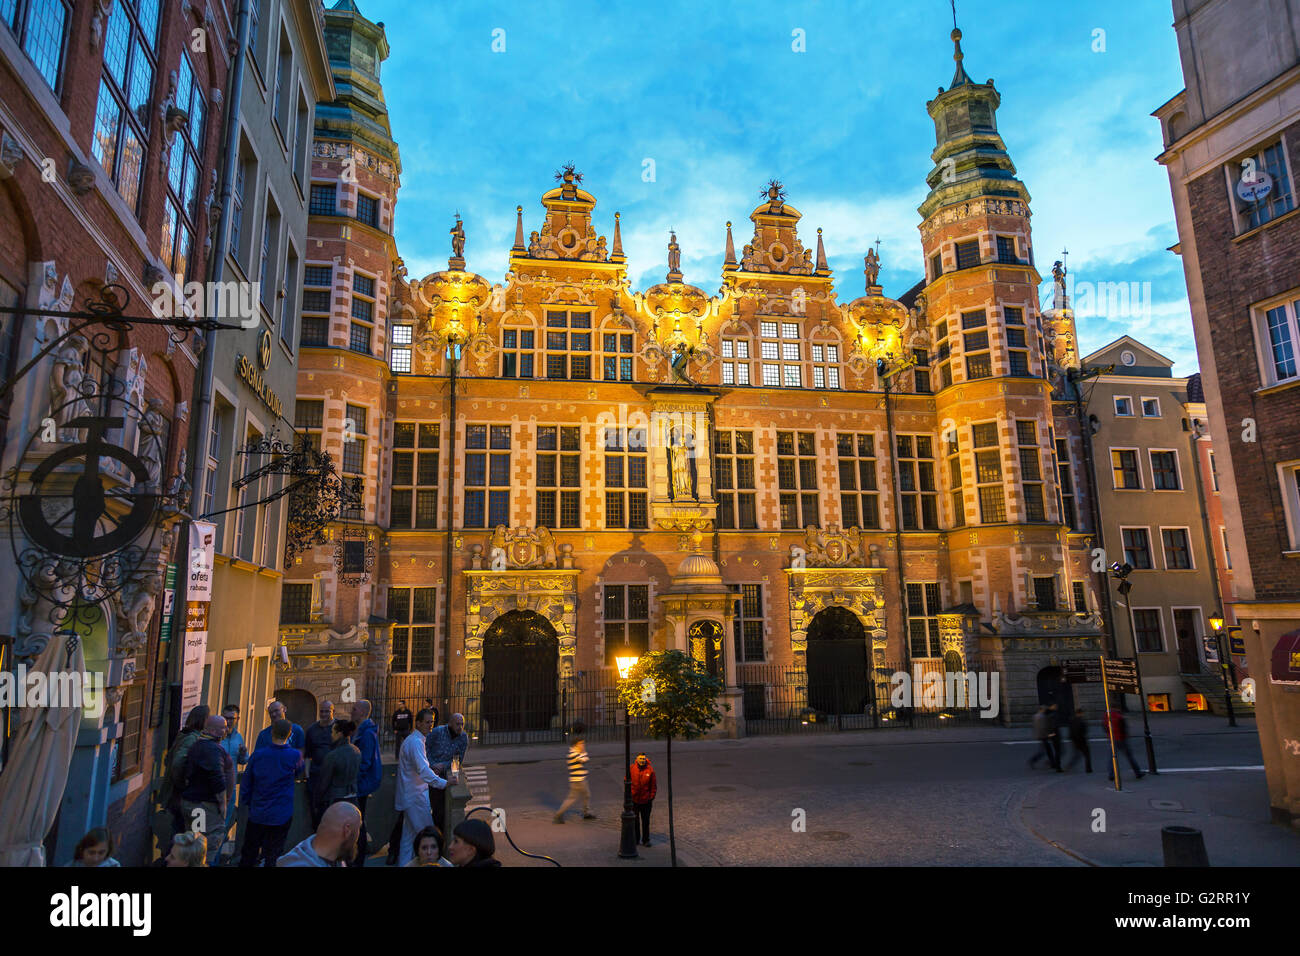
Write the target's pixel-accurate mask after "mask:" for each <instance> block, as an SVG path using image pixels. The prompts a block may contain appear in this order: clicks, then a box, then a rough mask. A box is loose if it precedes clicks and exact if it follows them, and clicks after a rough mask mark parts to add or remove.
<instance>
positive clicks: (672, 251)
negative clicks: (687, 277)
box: [668, 231, 682, 273]
mask: <svg viewBox="0 0 1300 956" xmlns="http://www.w3.org/2000/svg"><path fill="white" fill-rule="evenodd" d="M669 236H670V238H669V240H668V271H669V273H680V272H681V271H682V250H681V247H680V246H678V245H677V233H676V232H675V231H673V232H670V233H669Z"/></svg>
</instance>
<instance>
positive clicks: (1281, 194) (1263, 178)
mask: <svg viewBox="0 0 1300 956" xmlns="http://www.w3.org/2000/svg"><path fill="white" fill-rule="evenodd" d="M1225 172H1226V173H1227V176H1228V190H1229V195H1230V196H1231V198H1232V203H1233V210H1234V211H1235V212H1236V215H1237V231H1238V232H1239V233H1241V232H1247V231H1249V230H1251V229H1254V228H1256V227H1258V226H1262V225H1264V223H1266V222H1271V221H1273V220H1274V219H1276V218H1277V217H1278V216H1281V215H1282V214H1283V213H1287V212H1290V211H1291V210H1292V209H1294V208H1295V199H1294V197H1293V196H1292V194H1291V177H1290V175H1289V173H1288V171H1287V166H1286V156H1285V154H1284V153H1283V151H1282V142H1281V140H1279V141H1278V142H1276V143H1273V144H1272V145H1270V146H1266V147H1264V148H1263V149H1261V150H1259V151H1258V152H1256V153H1253V154H1252V155H1250V156H1245V157H1243V158H1241V159H1239V160H1237V161H1235V162H1231V163H1228V165H1227V167H1226V168H1225Z"/></svg>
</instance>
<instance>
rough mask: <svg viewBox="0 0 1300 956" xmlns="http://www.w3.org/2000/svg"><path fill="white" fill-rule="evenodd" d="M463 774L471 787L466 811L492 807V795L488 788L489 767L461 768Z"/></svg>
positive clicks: (478, 765) (479, 765)
mask: <svg viewBox="0 0 1300 956" xmlns="http://www.w3.org/2000/svg"><path fill="white" fill-rule="evenodd" d="M460 769H461V772H462V773H463V774H464V776H465V782H466V783H467V784H468V785H469V792H470V801H469V803H468V804H466V805H465V809H466V810H473V809H474V808H475V807H491V806H492V793H491V790H490V789H489V787H488V775H487V767H485V766H483V765H481V764H477V765H475V766H473V767H461V768H460Z"/></svg>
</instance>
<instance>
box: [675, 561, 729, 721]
mask: <svg viewBox="0 0 1300 956" xmlns="http://www.w3.org/2000/svg"><path fill="white" fill-rule="evenodd" d="M660 607H661V609H662V611H663V615H664V619H665V621H667V623H668V625H669V627H670V628H671V633H670V635H669V639H668V642H667V647H669V648H676V649H677V650H680V651H685V652H686V653H688V654H690V655H691V656H692V657H694V658H695V660H697V661H699V662H700V664H701V665H703V666H704V668H705V669H706V670H708V671H709V673H711V674H713V675H714V676H716V677H717V678H719V679H720V680H722V682H723V684H724V685H725V688H726V689H725V690H723V692H722V694H720V695H719V697H718V709H719V710H721V711H722V722H721V723H720V724H718V726H717V727H715V728H714V729H713V733H714V734H717V735H720V736H727V737H736V736H739V735H740V734H742V733H743V723H744V714H743V710H744V708H743V707H741V693H740V688H739V687H737V686H736V652H735V648H733V647H731V646H730V642H731V640H732V637H731V635H732V633H733V632H732V620H733V618H734V616H735V606H734V603H733V601H732V597H731V593H730V592H729V591H728V590H727V586H726V585H725V584H723V583H722V572H721V571H720V570H718V566H717V565H716V564H715V563H714V562H713V559H712V558H709V557H707V556H705V555H703V554H691V555H688V556H687V558H686V560H684V561H683V562H682V563H681V566H680V567H679V568H678V569H677V574H676V575H674V576H673V583H672V586H671V587H670V588H668V590H667V591H666V592H665V593H664V594H663V595H662V596H661V598H660Z"/></svg>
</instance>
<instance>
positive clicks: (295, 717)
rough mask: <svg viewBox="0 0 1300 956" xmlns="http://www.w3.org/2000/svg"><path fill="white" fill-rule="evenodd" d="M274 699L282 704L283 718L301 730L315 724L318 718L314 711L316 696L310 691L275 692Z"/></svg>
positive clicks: (297, 688) (298, 688) (300, 689)
mask: <svg viewBox="0 0 1300 956" xmlns="http://www.w3.org/2000/svg"><path fill="white" fill-rule="evenodd" d="M275 699H276V700H278V701H279V702H280V703H282V704H284V710H285V716H286V717H288V718H289V720H290V721H292V722H293V723H295V724H297V725H298V726H299V727H301V728H302V729H303V730H306V729H307V728H308V727H310V726H311V725H312V724H314V723H316V721H317V720H318V719H319V717H320V715H319V714H318V713H317V711H316V695H315V694H313V693H311V691H306V690H303V689H302V688H300V687H295V688H293V689H292V690H277V691H276V692H275Z"/></svg>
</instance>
